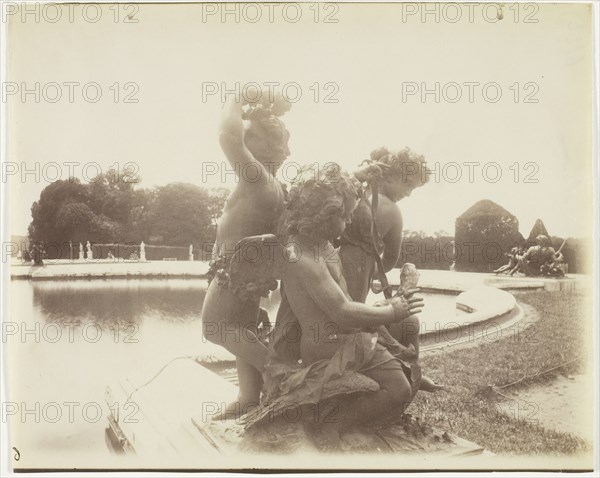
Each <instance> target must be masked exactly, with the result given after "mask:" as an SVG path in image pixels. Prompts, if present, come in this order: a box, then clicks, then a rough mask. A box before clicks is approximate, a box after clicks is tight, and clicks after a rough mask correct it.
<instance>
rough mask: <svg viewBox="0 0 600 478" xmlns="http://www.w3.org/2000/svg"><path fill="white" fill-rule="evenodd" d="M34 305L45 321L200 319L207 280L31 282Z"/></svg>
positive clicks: (126, 321)
mask: <svg viewBox="0 0 600 478" xmlns="http://www.w3.org/2000/svg"><path fill="white" fill-rule="evenodd" d="M32 286H33V304H34V307H36V308H38V309H39V311H40V313H41V315H42V316H43V317H44V318H45V320H48V321H52V322H59V323H72V322H80V321H93V322H96V323H97V324H98V325H99V326H100V327H102V326H103V325H106V324H114V323H115V322H118V323H131V322H135V323H138V324H139V323H141V322H142V321H143V320H144V319H147V318H153V319H159V320H165V321H170V322H186V321H189V320H199V319H200V312H201V311H202V303H203V302H204V295H205V293H206V280H203V279H180V280H177V279H176V280H167V281H165V280H160V281H159V280H147V279H146V280H144V279H136V280H131V279H130V280H92V281H71V282H68V281H60V282H54V281H52V282H50V281H48V282H41V281H39V282H32Z"/></svg>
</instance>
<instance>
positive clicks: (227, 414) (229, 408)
mask: <svg viewBox="0 0 600 478" xmlns="http://www.w3.org/2000/svg"><path fill="white" fill-rule="evenodd" d="M258 406H259V404H258V403H257V402H256V401H253V400H243V399H238V400H235V401H233V402H231V403H228V404H227V405H225V407H223V408H221V410H220V411H219V413H217V414H216V415H214V416H213V417H212V420H215V421H216V420H237V419H239V418H240V417H242V416H243V415H245V414H246V413H248V412H252V411H254V410H256V409H257V408H258Z"/></svg>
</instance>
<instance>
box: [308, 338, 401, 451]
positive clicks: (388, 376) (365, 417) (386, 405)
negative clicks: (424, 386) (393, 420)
mask: <svg viewBox="0 0 600 478" xmlns="http://www.w3.org/2000/svg"><path fill="white" fill-rule="evenodd" d="M373 360H374V361H377V362H379V361H382V360H385V361H384V363H380V364H379V365H377V366H375V367H373V368H370V369H368V370H364V371H361V372H360V373H362V374H363V375H366V376H367V377H370V378H372V379H373V380H375V381H376V382H377V383H378V384H379V387H380V390H379V391H377V392H369V393H361V394H355V395H353V396H350V397H346V398H342V399H339V398H338V399H334V400H330V401H327V402H322V403H320V404H319V407H320V410H324V411H326V413H323V414H319V416H318V417H315V418H316V420H315V421H314V422H313V424H312V427H311V428H312V430H311V431H312V433H311V435H312V436H313V438H314V439H315V441H316V442H317V444H318V445H322V446H324V447H327V446H328V445H331V442H332V441H335V440H339V433H340V432H341V431H344V430H346V429H349V428H351V427H353V426H356V425H360V424H361V423H365V422H369V421H371V420H373V419H375V418H378V417H379V416H381V415H382V414H384V413H388V412H389V411H390V410H392V409H397V410H398V412H399V413H403V412H404V410H405V409H406V407H408V405H409V404H410V402H411V400H412V398H413V396H412V390H411V386H410V383H409V382H408V379H407V378H406V375H405V374H404V371H403V369H402V364H401V363H400V362H399V361H398V360H396V359H395V358H394V357H393V356H392V355H391V354H390V353H389V352H388V351H387V350H385V348H384V347H383V346H380V345H378V346H377V349H376V354H375V357H374V359H373ZM321 415H322V416H321Z"/></svg>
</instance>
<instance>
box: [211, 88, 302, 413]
mask: <svg viewBox="0 0 600 478" xmlns="http://www.w3.org/2000/svg"><path fill="white" fill-rule="evenodd" d="M248 95H249V96H252V97H257V98H258V101H257V102H255V103H250V102H248V101H247V100H242V101H238V102H236V101H235V98H230V99H229V100H228V101H227V102H226V104H225V105H224V110H223V116H222V121H221V127H220V134H219V140H220V143H221V148H222V149H223V152H224V153H225V156H226V157H227V159H228V161H229V163H230V165H231V166H232V168H233V169H234V170H235V171H236V174H237V175H238V177H239V182H238V184H237V186H236V188H235V189H234V190H233V191H232V192H231V194H230V195H229V197H228V198H227V202H226V203H225V208H224V210H223V215H222V216H221V218H220V219H219V221H218V225H217V237H216V242H215V246H214V249H213V260H212V262H211V271H210V274H211V275H212V277H214V280H212V281H211V282H210V285H209V287H208V290H207V292H206V297H205V299H204V305H203V308H202V321H203V334H204V336H205V337H206V338H207V339H208V340H210V341H211V342H214V343H216V344H219V345H222V346H223V347H225V348H226V349H227V350H229V351H230V352H231V353H232V354H234V355H235V356H236V363H237V369H238V376H239V385H240V392H239V396H238V401H237V402H236V403H231V404H229V405H228V406H227V407H226V408H225V409H224V410H222V413H221V415H220V417H221V418H234V417H236V416H239V415H240V414H243V413H245V412H247V411H248V410H249V409H250V408H251V407H252V406H254V405H257V404H258V402H259V397H260V389H261V387H262V378H261V371H262V370H263V368H264V362H265V358H266V355H267V348H266V346H265V345H264V344H263V343H262V342H261V341H260V340H259V338H258V331H257V322H258V320H259V305H260V297H261V296H265V295H267V294H268V292H269V289H275V288H276V287H277V282H276V281H271V282H270V283H269V284H266V286H265V287H261V288H256V287H250V284H248V287H246V284H240V283H229V277H228V271H229V266H230V262H231V259H232V257H233V255H234V252H235V245H236V243H237V242H238V241H240V240H241V239H242V238H244V237H247V236H255V235H259V234H273V233H275V232H276V229H277V222H278V219H279V217H280V215H281V212H282V211H283V208H284V199H285V189H284V187H283V186H282V185H281V184H280V183H279V181H278V180H276V179H275V173H276V171H277V169H278V168H279V166H280V165H281V164H282V163H283V162H284V161H285V160H286V159H287V157H288V156H289V154H290V150H289V148H288V140H289V137H290V135H289V132H288V131H287V129H286V128H285V125H284V124H283V122H282V121H281V120H280V119H279V116H281V115H283V114H284V113H285V112H286V111H288V110H289V106H290V105H289V103H287V102H286V101H285V100H284V98H283V97H282V96H274V97H273V98H269V96H268V94H267V93H264V92H263V93H261V92H259V91H253V92H248Z"/></svg>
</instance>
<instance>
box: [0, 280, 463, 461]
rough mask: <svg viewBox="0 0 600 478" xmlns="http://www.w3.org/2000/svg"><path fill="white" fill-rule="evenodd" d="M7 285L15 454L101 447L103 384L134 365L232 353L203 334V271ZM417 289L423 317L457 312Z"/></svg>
mask: <svg viewBox="0 0 600 478" xmlns="http://www.w3.org/2000/svg"><path fill="white" fill-rule="evenodd" d="M10 287H11V295H10V316H9V317H7V319H6V321H5V323H4V324H3V330H2V340H3V342H4V345H5V347H6V352H7V353H8V356H9V360H8V361H7V362H8V364H10V366H9V367H5V369H4V372H5V373H6V374H7V383H8V390H7V392H8V402H9V404H8V405H6V406H5V407H4V409H3V410H2V412H3V417H2V418H3V419H5V418H6V416H8V417H9V418H8V419H9V424H10V433H11V444H12V445H14V446H15V447H17V448H18V450H19V452H20V453H21V454H32V453H40V452H43V453H44V454H46V453H48V452H52V451H55V452H56V453H60V454H61V455H62V456H64V455H65V453H66V454H73V456H75V455H79V454H81V453H86V452H89V453H95V454H96V453H106V454H108V450H107V448H106V445H105V443H104V428H105V427H106V423H107V417H106V415H107V409H106V407H105V404H104V391H105V388H106V385H107V384H110V383H114V381H115V380H117V379H118V378H120V377H127V376H131V375H134V374H135V375H137V376H139V373H140V371H141V372H143V374H145V375H147V376H148V378H151V377H152V376H153V375H154V374H155V373H156V372H157V371H158V370H160V368H161V367H162V366H163V365H164V364H165V363H166V362H168V361H169V360H171V359H172V358H175V357H178V356H199V357H201V358H205V359H208V360H211V361H215V360H217V361H218V360H230V359H231V358H232V357H231V356H230V355H229V354H228V353H227V352H226V351H225V350H224V349H222V348H221V347H218V346H215V345H214V344H211V343H210V342H207V341H206V340H204V339H203V337H202V332H201V317H200V312H201V310H202V303H203V300H204V294H205V290H206V280H204V279H123V280H114V279H113V280H90V281H38V282H35V281H33V282H32V281H19V280H17V281H12V282H11V286H10ZM424 297H425V303H426V307H425V311H424V312H423V314H422V317H421V321H422V322H423V323H424V324H433V322H435V321H440V319H442V318H444V319H443V320H448V319H452V318H455V317H456V311H455V305H454V304H455V297H453V296H443V295H431V294H424ZM377 298H378V297H376V296H373V297H370V298H369V299H368V303H369V302H374V301H375V300H376V299H377ZM278 303H279V295H278V293H275V294H273V297H272V298H270V299H268V300H266V301H265V302H264V303H263V307H265V308H267V310H269V315H270V317H271V320H272V321H273V320H274V317H275V313H276V310H277V305H278ZM431 326H432V325H431ZM7 407H8V408H7Z"/></svg>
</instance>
